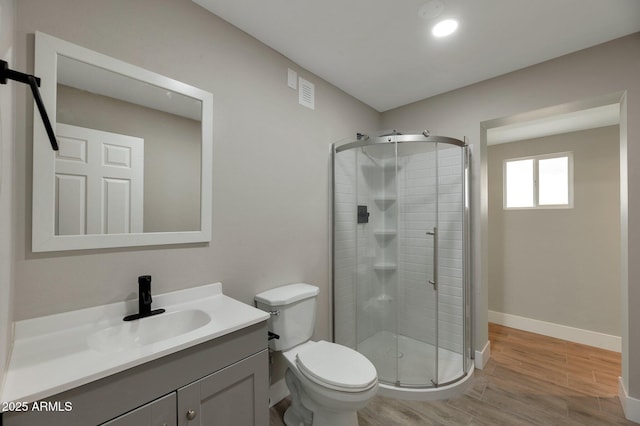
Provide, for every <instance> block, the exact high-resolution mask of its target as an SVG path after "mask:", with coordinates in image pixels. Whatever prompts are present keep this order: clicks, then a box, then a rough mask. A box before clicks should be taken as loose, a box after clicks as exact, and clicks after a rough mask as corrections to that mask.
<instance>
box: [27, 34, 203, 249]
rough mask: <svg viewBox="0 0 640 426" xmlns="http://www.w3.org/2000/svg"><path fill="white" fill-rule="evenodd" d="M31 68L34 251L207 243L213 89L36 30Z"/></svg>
mask: <svg viewBox="0 0 640 426" xmlns="http://www.w3.org/2000/svg"><path fill="white" fill-rule="evenodd" d="M34 72H35V75H37V76H38V77H40V78H41V86H40V92H41V95H42V99H43V102H44V105H45V107H46V109H47V111H48V112H49V116H50V117H51V121H52V125H53V127H54V129H55V132H56V138H57V140H58V144H59V145H60V150H59V151H57V152H56V151H53V150H52V149H51V146H50V144H49V142H48V137H47V134H46V131H45V129H44V126H43V124H42V121H41V120H40V119H39V117H35V116H34V121H33V122H34V124H33V222H32V231H33V232H32V250H33V251H34V252H46V251H59V250H78V249H97V248H109V247H130V246H146V245H161V244H181V243H200V242H208V241H211V232H212V224H211V221H212V213H211V212H212V174H213V170H212V162H213V123H212V122H213V96H212V95H211V93H208V92H206V91H204V90H201V89H198V88H196V87H193V86H190V85H187V84H185V83H181V82H179V81H176V80H173V79H171V78H168V77H165V76H162V75H160V74H157V73H154V72H151V71H148V70H145V69H143V68H140V67H137V66H134V65H131V64H128V63H126V62H123V61H120V60H118V59H114V58H111V57H109V56H106V55H103V54H100V53H97V52H94V51H92V50H89V49H86V48H84V47H80V46H77V45H75V44H72V43H69V42H66V41H64V40H60V39H58V38H55V37H52V36H50V35H47V34H44V33H40V32H36V45H35V70H34ZM34 110H35V108H34ZM34 114H35V115H37V114H38V112H37V110H35V111H34Z"/></svg>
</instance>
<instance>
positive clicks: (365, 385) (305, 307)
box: [255, 284, 378, 426]
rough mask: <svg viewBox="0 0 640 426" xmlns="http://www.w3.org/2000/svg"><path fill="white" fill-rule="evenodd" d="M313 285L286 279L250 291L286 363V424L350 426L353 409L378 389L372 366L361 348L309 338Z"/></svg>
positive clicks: (273, 346)
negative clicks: (277, 284)
mask: <svg viewBox="0 0 640 426" xmlns="http://www.w3.org/2000/svg"><path fill="white" fill-rule="evenodd" d="M317 295H318V288H317V287H314V286H311V285H309V284H290V285H287V286H282V287H278V288H275V289H272V290H267V291H266V292H263V293H260V294H258V295H256V297H255V301H256V306H257V307H258V308H260V309H262V310H265V311H267V312H269V313H270V314H271V317H270V319H269V321H268V326H269V331H271V332H272V333H275V334H276V335H278V336H279V338H278V339H274V340H271V341H270V343H269V344H270V347H271V349H272V350H275V351H281V353H282V355H283V357H284V359H285V361H286V363H287V367H288V369H287V372H286V373H285V381H286V383H287V387H288V388H289V391H290V392H291V401H292V402H291V406H290V407H289V408H288V409H287V411H286V412H285V415H284V421H285V424H286V425H287V426H300V425H305V426H311V425H313V426H355V425H357V424H358V417H357V410H359V409H360V408H363V407H364V406H365V405H366V404H367V402H368V401H369V400H370V399H371V398H373V397H374V396H375V395H376V393H377V391H378V378H377V372H376V369H375V367H374V366H373V364H372V363H371V362H370V361H369V360H368V359H367V358H366V357H365V356H364V355H362V354H360V353H359V352H356V351H354V350H353V349H350V348H348V347H346V346H342V345H338V344H336V343H331V342H327V341H324V340H320V341H318V342H314V341H312V340H310V338H311V335H312V334H313V326H314V324H315V312H316V298H317Z"/></svg>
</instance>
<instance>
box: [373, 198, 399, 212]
mask: <svg viewBox="0 0 640 426" xmlns="http://www.w3.org/2000/svg"><path fill="white" fill-rule="evenodd" d="M374 201H375V202H376V204H377V205H378V207H379V208H380V209H382V210H386V209H387V208H389V206H390V205H391V204H393V203H395V202H396V197H395V196H384V195H381V196H378V197H375V198H374Z"/></svg>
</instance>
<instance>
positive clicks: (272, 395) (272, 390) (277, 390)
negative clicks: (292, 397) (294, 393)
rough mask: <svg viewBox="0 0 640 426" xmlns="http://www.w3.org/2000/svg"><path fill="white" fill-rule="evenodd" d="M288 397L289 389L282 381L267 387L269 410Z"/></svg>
mask: <svg viewBox="0 0 640 426" xmlns="http://www.w3.org/2000/svg"><path fill="white" fill-rule="evenodd" d="M288 396H289V388H288V387H287V384H286V383H285V381H284V379H281V380H278V381H277V382H275V383H274V384H272V385H271V386H270V387H269V408H271V407H273V406H274V405H276V404H277V403H278V402H280V401H282V400H283V399H285V398H286V397H288Z"/></svg>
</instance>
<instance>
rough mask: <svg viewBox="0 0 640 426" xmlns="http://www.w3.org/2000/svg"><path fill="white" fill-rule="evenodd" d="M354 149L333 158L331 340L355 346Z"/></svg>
mask: <svg viewBox="0 0 640 426" xmlns="http://www.w3.org/2000/svg"><path fill="white" fill-rule="evenodd" d="M355 161H356V160H355V150H348V151H343V152H340V153H338V154H335V159H334V192H333V197H334V212H333V214H334V222H333V223H334V234H333V238H334V251H335V253H334V257H333V268H334V270H333V273H334V288H333V291H334V295H333V297H334V319H333V321H334V330H335V335H334V339H335V341H336V342H338V343H340V344H343V345H345V346H349V347H351V348H355V347H356V309H355V305H356V282H355V279H356V273H355V271H356V267H357V258H356V256H357V247H356V242H357V240H356V220H355V218H356V214H357V212H356V209H357V207H356V167H355Z"/></svg>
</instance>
